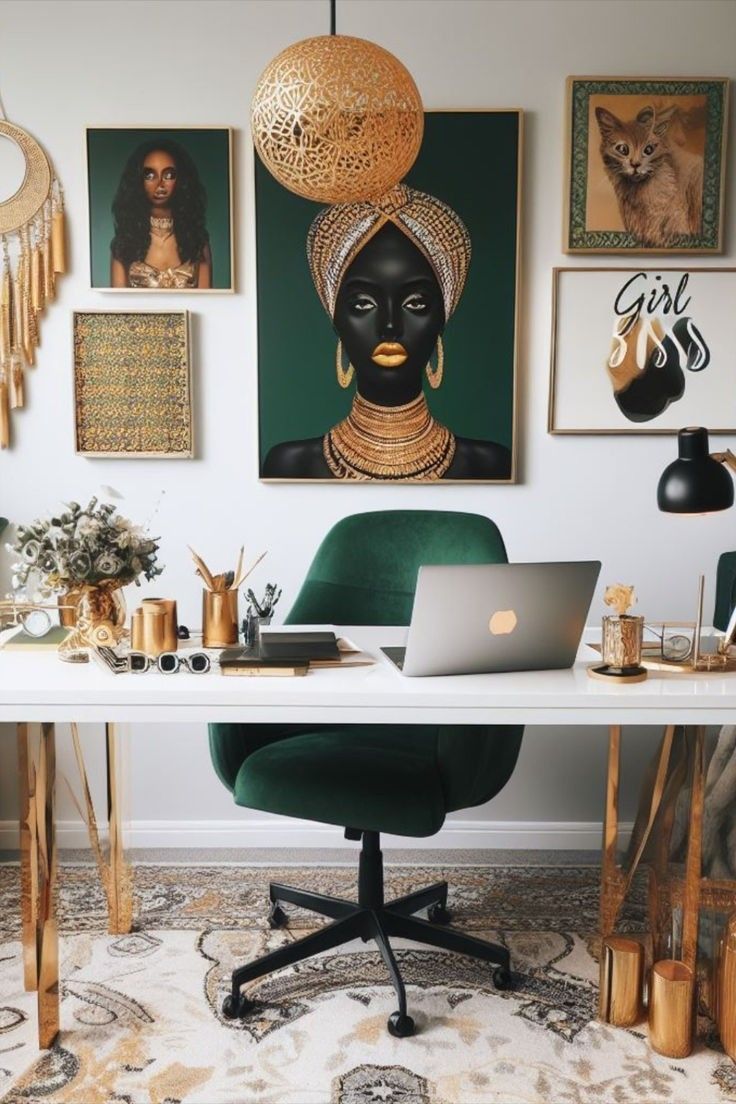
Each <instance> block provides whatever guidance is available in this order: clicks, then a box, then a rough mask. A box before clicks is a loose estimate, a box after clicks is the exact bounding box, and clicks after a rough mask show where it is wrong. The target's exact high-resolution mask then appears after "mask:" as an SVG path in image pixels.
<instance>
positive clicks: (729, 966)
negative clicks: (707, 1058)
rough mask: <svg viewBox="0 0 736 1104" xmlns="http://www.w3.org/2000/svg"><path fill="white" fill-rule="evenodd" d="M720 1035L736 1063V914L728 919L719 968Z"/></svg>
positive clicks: (724, 1046)
mask: <svg viewBox="0 0 736 1104" xmlns="http://www.w3.org/2000/svg"><path fill="white" fill-rule="evenodd" d="M718 1033H719V1035H720V1036H721V1042H722V1044H723V1049H724V1050H725V1052H726V1054H727V1055H728V1056H729V1058H732V1059H733V1060H734V1061H736V913H733V914H732V915H731V916H729V918H728V923H727V925H726V931H725V934H724V937H723V945H722V947H721V955H720V962H719V966H718Z"/></svg>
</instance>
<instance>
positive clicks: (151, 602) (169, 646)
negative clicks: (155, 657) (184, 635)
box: [141, 598, 179, 652]
mask: <svg viewBox="0 0 736 1104" xmlns="http://www.w3.org/2000/svg"><path fill="white" fill-rule="evenodd" d="M151 606H158V607H159V609H162V610H163V614H164V625H163V645H164V647H163V650H164V651H165V652H175V651H176V650H177V648H178V647H179V638H178V636H177V629H178V628H179V626H178V624H177V619H176V602H175V601H174V599H173V598H144V599H143V601H142V602H141V607H142V609H143V616H144V618H145V617H146V610H147V609H149V608H150V607H151Z"/></svg>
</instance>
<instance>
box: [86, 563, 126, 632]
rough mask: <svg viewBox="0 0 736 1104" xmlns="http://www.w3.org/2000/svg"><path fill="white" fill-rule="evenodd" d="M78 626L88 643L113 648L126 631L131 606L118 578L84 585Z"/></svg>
mask: <svg viewBox="0 0 736 1104" xmlns="http://www.w3.org/2000/svg"><path fill="white" fill-rule="evenodd" d="M80 589H81V591H82V593H81V596H80V599H79V605H78V607H77V621H76V628H77V631H78V633H80V634H81V636H82V638H83V640H84V642H85V644H87V645H88V646H92V647H98V648H111V647H114V645H115V644H117V642H118V641H119V640H120V639H121V637H122V636H123V635H124V633H125V621H126V617H127V609H126V605H125V597H124V595H123V584H122V583H121V582H120V581H119V580H118V579H111V580H110V581H109V582H105V583H98V584H96V585H90V586H84V587H81V588H80Z"/></svg>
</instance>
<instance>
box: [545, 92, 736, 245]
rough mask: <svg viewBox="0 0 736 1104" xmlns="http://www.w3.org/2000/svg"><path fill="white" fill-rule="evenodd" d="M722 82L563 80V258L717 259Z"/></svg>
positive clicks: (722, 167) (722, 144)
mask: <svg viewBox="0 0 736 1104" xmlns="http://www.w3.org/2000/svg"><path fill="white" fill-rule="evenodd" d="M728 83H729V82H728V81H727V80H726V79H723V78H716V77H707V78H692V79H684V78H679V77H675V78H656V79H648V78H628V77H626V78H624V77H569V78H568V81H567V89H568V101H567V115H568V136H569V140H568V148H567V154H566V172H567V186H566V189H565V231H564V240H563V250H564V251H565V252H566V253H632V254H637V253H720V252H722V249H723V197H724V177H725V167H726V127H727V116H728Z"/></svg>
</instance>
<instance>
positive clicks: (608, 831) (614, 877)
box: [600, 725, 621, 939]
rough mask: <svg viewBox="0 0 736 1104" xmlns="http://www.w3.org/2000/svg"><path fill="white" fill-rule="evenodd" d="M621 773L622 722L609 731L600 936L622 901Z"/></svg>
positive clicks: (609, 928) (607, 930)
mask: <svg viewBox="0 0 736 1104" xmlns="http://www.w3.org/2000/svg"><path fill="white" fill-rule="evenodd" d="M620 773H621V725H611V726H610V728H609V730H608V772H607V775H606V811H605V815H604V818H603V853H602V855H601V912H600V922H601V938H603V939H605V938H606V936H607V935H610V934H611V933H612V931H613V928H614V925H615V923H616V914H617V913H618V909H619V904H620V882H621V874H620V871H619V869H618V866H617V864H616V844H617V843H618V791H619V779H620Z"/></svg>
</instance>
